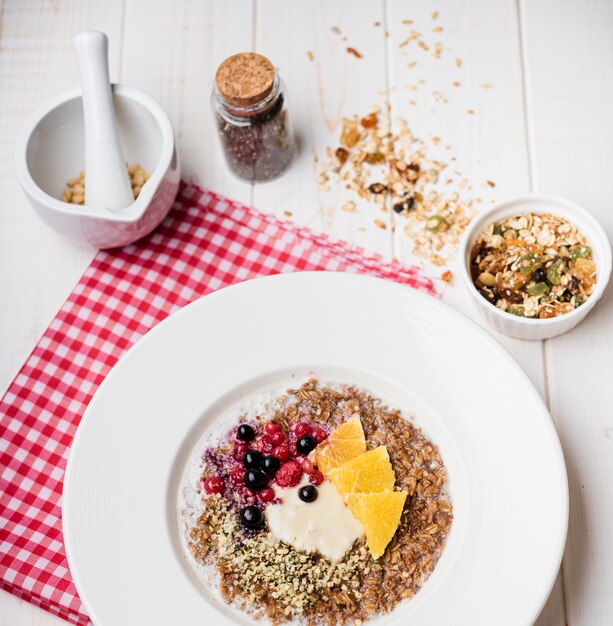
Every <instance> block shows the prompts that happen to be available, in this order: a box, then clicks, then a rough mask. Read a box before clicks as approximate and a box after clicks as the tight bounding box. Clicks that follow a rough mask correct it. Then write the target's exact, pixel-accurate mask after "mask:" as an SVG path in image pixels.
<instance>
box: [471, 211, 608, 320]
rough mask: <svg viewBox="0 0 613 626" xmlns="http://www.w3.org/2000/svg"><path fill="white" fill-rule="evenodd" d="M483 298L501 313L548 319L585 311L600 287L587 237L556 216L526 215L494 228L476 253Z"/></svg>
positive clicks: (474, 272)
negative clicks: (595, 289) (585, 305)
mask: <svg viewBox="0 0 613 626" xmlns="http://www.w3.org/2000/svg"><path fill="white" fill-rule="evenodd" d="M471 275H472V279H473V282H474V284H475V287H476V288H477V289H478V291H479V293H480V294H481V295H482V296H483V297H484V298H485V299H486V300H488V301H489V302H491V303H492V304H494V305H495V306H497V307H498V308H499V309H501V310H502V311H506V312H507V313H511V314H512V315H518V316H520V317H528V318H540V319H546V318H550V317H556V316H558V315H564V314H565V313H570V312H571V311H574V310H575V309H576V308H577V307H579V306H581V305H582V304H583V303H584V302H585V301H586V299H587V298H589V296H590V295H591V294H592V292H593V290H594V286H595V284H596V263H595V262H594V260H593V259H592V249H591V248H590V246H589V242H588V241H587V239H586V238H585V236H584V235H583V234H582V233H580V232H579V231H578V230H577V227H576V226H575V225H574V224H571V223H570V222H568V221H566V220H565V219H564V218H562V217H559V216H557V215H552V214H551V213H540V214H538V213H526V214H523V215H515V216H513V217H509V218H507V219H505V220H502V221H500V222H495V223H493V224H490V225H489V226H488V227H487V228H486V229H485V230H484V231H483V232H482V233H481V234H480V235H479V237H478V238H477V241H476V242H475V245H474V246H473V249H472V251H471Z"/></svg>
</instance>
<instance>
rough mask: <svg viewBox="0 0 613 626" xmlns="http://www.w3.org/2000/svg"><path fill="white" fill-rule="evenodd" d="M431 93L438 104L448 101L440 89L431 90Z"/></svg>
mask: <svg viewBox="0 0 613 626" xmlns="http://www.w3.org/2000/svg"><path fill="white" fill-rule="evenodd" d="M432 95H433V96H434V99H435V100H436V101H437V102H438V103H439V104H446V103H447V102H448V100H447V98H445V96H444V95H443V94H442V93H441V92H440V91H433V92H432Z"/></svg>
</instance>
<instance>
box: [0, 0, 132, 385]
mask: <svg viewBox="0 0 613 626" xmlns="http://www.w3.org/2000/svg"><path fill="white" fill-rule="evenodd" d="M121 15H122V3H121V1H116V2H106V3H98V2H69V1H57V2H53V3H51V2H38V1H30V0H27V1H23V2H5V3H4V4H3V7H2V17H1V19H2V25H1V29H0V47H1V53H0V85H1V87H0V197H2V203H1V204H0V244H1V245H0V267H1V268H2V271H0V298H1V302H2V306H0V346H2V349H1V350H0V389H2V390H4V389H5V388H6V386H7V385H8V384H9V382H10V381H11V380H12V378H13V376H14V375H15V374H16V372H17V369H18V368H19V366H20V365H21V363H22V362H23V361H24V359H25V357H26V356H27V354H28V353H29V351H30V350H31V349H32V348H33V347H34V345H35V344H36V341H37V339H38V338H39V337H40V335H41V334H42V332H43V331H44V329H45V328H46V326H47V325H48V324H49V321H50V320H51V318H52V317H53V315H54V314H55V312H56V311H57V309H58V308H59V306H60V305H61V304H62V302H63V301H64V300H65V298H66V297H67V295H68V294H69V292H70V290H71V288H72V287H73V285H74V283H75V282H76V281H77V280H78V278H79V276H80V275H81V274H82V272H83V270H84V269H85V267H86V266H87V264H88V263H89V261H90V259H91V258H92V256H93V252H92V251H91V250H88V249H86V248H82V247H78V246H76V245H74V244H72V243H70V242H68V241H66V240H64V239H63V238H61V237H60V236H59V235H56V234H55V233H54V232H53V231H51V230H50V229H49V228H47V227H46V226H45V225H44V224H43V223H42V222H41V221H40V220H39V218H38V217H37V216H36V215H35V213H34V211H33V210H32V209H31V208H30V206H29V205H28V203H27V201H26V199H25V196H24V195H23V193H22V191H21V188H20V187H19V184H18V182H17V179H16V177H15V174H14V168H13V146H14V142H15V138H16V136H17V133H18V131H19V129H20V127H21V125H22V123H23V122H24V121H25V119H26V117H27V116H28V115H29V114H30V113H31V112H32V110H33V109H34V108H36V107H37V106H38V105H40V104H42V102H43V101H44V100H45V99H46V98H48V97H49V96H51V95H53V94H55V93H58V92H60V91H62V90H64V89H68V88H70V87H73V86H74V85H76V84H77V83H78V73H77V68H76V63H75V61H74V58H73V53H72V48H71V38H72V36H73V35H74V34H76V33H77V32H79V31H81V30H85V29H90V28H93V29H98V30H103V31H105V32H107V33H108V35H109V38H110V67H111V74H112V76H113V77H115V78H117V76H118V71H119V54H120V47H121V46H120V42H121Z"/></svg>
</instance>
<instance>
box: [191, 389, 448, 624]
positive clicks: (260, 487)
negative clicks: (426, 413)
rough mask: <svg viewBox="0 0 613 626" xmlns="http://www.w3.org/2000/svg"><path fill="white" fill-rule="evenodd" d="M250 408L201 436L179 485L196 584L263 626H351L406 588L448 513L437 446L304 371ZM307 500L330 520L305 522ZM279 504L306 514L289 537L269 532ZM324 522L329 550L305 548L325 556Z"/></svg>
mask: <svg viewBox="0 0 613 626" xmlns="http://www.w3.org/2000/svg"><path fill="white" fill-rule="evenodd" d="M250 407H251V408H248V409H247V410H244V411H241V413H240V414H238V415H235V416H234V417H233V418H232V423H231V424H229V423H228V422H226V424H225V427H224V428H223V433H221V434H219V435H215V436H214V437H209V439H208V445H207V446H206V447H205V449H204V450H202V451H201V452H200V453H199V455H198V458H197V459H195V462H194V464H193V465H192V468H191V470H190V471H189V472H188V473H187V477H186V480H185V483H184V486H183V488H182V494H181V507H180V508H181V510H180V515H181V520H182V531H183V539H184V542H185V545H186V548H187V551H188V554H189V555H190V557H191V558H192V559H193V562H194V564H195V567H196V569H197V570H198V572H199V573H200V574H201V575H202V576H203V578H204V580H205V581H206V580H208V581H209V582H210V583H211V584H213V585H215V586H217V588H218V589H219V591H220V593H221V596H222V597H223V599H224V600H225V601H226V602H228V603H232V604H233V605H234V606H236V607H237V608H239V609H242V610H243V611H245V612H247V613H249V614H251V615H252V616H253V617H256V618H259V617H266V618H267V619H268V620H269V621H270V622H272V623H273V624H278V623H283V622H286V621H291V620H293V619H299V620H301V622H304V623H306V624H310V625H313V626H315V625H319V624H327V625H330V626H332V625H339V626H340V625H341V624H349V623H361V622H363V621H365V620H367V619H369V618H370V617H373V616H375V615H376V614H379V613H386V612H388V611H390V610H392V609H393V608H394V607H395V606H397V604H398V603H399V602H401V601H402V600H404V599H405V598H409V597H411V596H413V595H414V594H415V593H416V592H417V591H418V590H419V588H420V587H421V585H422V584H423V582H424V581H425V580H426V578H427V577H428V576H429V574H430V573H431V571H432V569H433V568H434V567H435V564H436V562H437V560H438V558H439V556H440V554H441V552H442V550H443V547H444V544H445V539H446V537H447V534H448V532H449V529H450V526H451V522H452V519H453V509H452V504H451V502H450V499H449V496H448V495H447V492H446V489H445V486H446V471H445V468H444V465H443V462H442V459H441V457H440V454H439V451H438V448H437V447H436V446H435V445H434V444H433V443H432V442H431V441H429V439H428V438H427V437H426V436H425V435H424V434H423V433H422V432H421V430H420V429H419V428H417V427H416V426H415V425H414V424H413V423H412V422H411V420H410V419H407V417H406V416H404V415H403V414H402V413H401V412H400V411H399V410H396V409H392V408H389V407H387V406H385V405H384V404H383V403H382V402H381V400H379V399H377V398H375V397H374V396H372V395H371V394H370V393H368V392H367V391H365V390H363V389H361V388H358V387H355V386H352V385H340V384H332V383H331V384H329V385H327V386H324V385H322V384H320V383H319V382H318V381H317V380H316V379H311V380H309V381H307V382H306V383H305V384H303V385H302V386H301V387H299V388H298V389H290V390H288V391H287V392H286V393H284V394H281V395H279V394H274V396H271V398H270V400H269V401H267V402H266V403H258V402H254V403H253V404H252V405H250ZM228 426H229V427H228ZM278 448H282V450H279V449H278ZM288 450H289V456H288V452H287V451H288ZM343 455H344V456H343ZM270 457H276V458H277V459H278V461H279V462H278V463H275V462H274V461H271V460H270ZM347 459H349V460H347ZM269 466H270V467H269ZM250 467H253V468H259V469H255V470H253V469H250ZM320 470H321V471H320ZM253 471H255V472H256V474H257V477H259V478H262V476H260V475H259V474H262V475H263V476H264V478H263V481H264V482H262V484H259V483H258V481H257V480H255V482H254V480H252V479H254V478H255V477H256V475H255V474H254V475H251V474H250V475H249V476H247V474H248V473H249V472H253ZM259 478H258V480H259ZM318 501H319V504H320V505H321V506H320V509H319V511H320V512H323V513H325V511H322V509H327V508H328V507H331V506H332V507H339V506H340V507H342V508H344V509H345V511H344V513H343V512H341V511H339V510H338V509H337V511H336V512H335V513H334V515H333V518H334V520H335V521H336V520H344V521H338V522H337V523H335V524H334V525H332V524H331V525H330V526H334V528H332V529H328V528H327V526H325V525H324V526H322V525H321V524H319V525H318V523H319V522H320V521H321V520H319V519H318V517H317V515H319V513H318V514H317V515H315V514H312V513H310V511H316V510H317V508H316V507H317V505H318ZM373 503H374V504H373ZM283 507H286V508H287V507H293V511H294V512H295V513H296V514H297V516H298V517H299V518H300V517H301V516H305V515H306V516H309V515H310V516H311V519H310V520H309V522H308V524H303V525H302V526H300V528H302V529H303V531H300V532H301V533H302V534H301V536H295V537H293V538H292V537H291V535H287V536H284V539H285V540H281V539H280V538H279V534H282V531H284V530H287V528H284V526H283V525H282V523H281V525H279V519H281V521H282V522H283V515H281V516H279V515H277V516H275V515H273V512H276V513H277V514H279V513H283ZM369 507H370V508H369ZM294 512H290V513H291V514H290V518H288V519H292V518H293V516H294ZM393 518H396V519H393ZM299 521H300V520H299ZM324 522H325V523H326V524H327V522H326V521H325V520H324ZM343 524H345V526H344V527H343ZM337 527H338V528H337ZM292 528H293V527H292ZM305 529H306V530H305ZM328 530H331V532H332V533H333V535H334V534H336V536H337V537H338V538H340V539H341V540H343V539H345V540H346V539H349V543H348V544H347V546H346V547H345V548H344V549H343V551H341V552H340V553H339V552H338V551H336V553H335V552H334V550H333V551H332V552H330V553H327V555H326V554H323V553H322V552H320V551H318V550H316V549H313V546H314V545H321V546H322V549H323V550H324V552H327V549H326V543H325V539H326V535H327V533H328ZM351 533H353V534H351ZM299 534H300V533H299ZM288 537H289V538H288ZM317 540H324V541H322V542H321V543H320V544H317V543H316V541H317ZM309 545H310V546H311V547H310V548H309ZM297 546H298V547H297ZM327 548H328V549H329V548H330V545H328V546H327Z"/></svg>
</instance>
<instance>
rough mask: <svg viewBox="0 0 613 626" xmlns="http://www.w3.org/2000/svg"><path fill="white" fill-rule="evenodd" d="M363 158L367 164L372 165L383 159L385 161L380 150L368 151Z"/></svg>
mask: <svg viewBox="0 0 613 626" xmlns="http://www.w3.org/2000/svg"><path fill="white" fill-rule="evenodd" d="M364 160H365V161H366V163H368V164H369V165H374V164H375V163H383V161H385V156H384V155H383V154H381V152H369V153H367V154H366V156H365V157H364Z"/></svg>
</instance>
